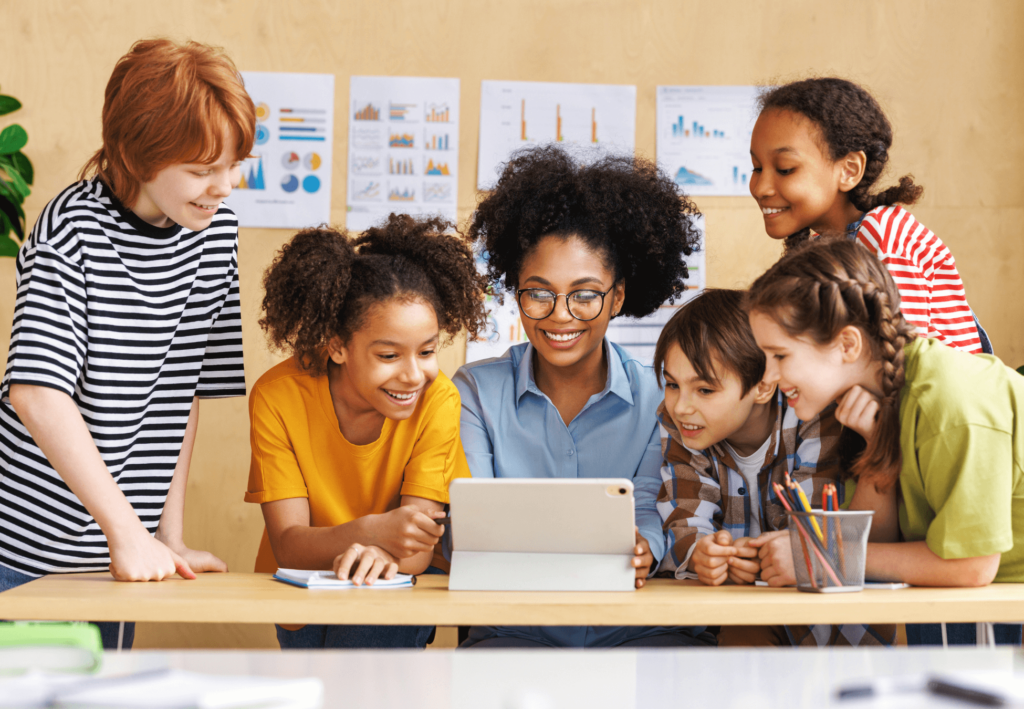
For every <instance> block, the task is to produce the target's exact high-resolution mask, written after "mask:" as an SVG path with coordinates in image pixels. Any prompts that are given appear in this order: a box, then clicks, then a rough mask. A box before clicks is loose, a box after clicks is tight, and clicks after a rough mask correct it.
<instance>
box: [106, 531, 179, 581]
mask: <svg viewBox="0 0 1024 709" xmlns="http://www.w3.org/2000/svg"><path fill="white" fill-rule="evenodd" d="M108 543H109V546H110V573H111V575H112V576H113V577H114V579H116V580H117V581H163V580H164V579H165V578H169V577H171V576H173V575H174V574H175V573H177V574H178V575H179V576H181V577H182V578H185V579H194V578H195V577H196V575H195V574H194V573H193V572H192V569H191V568H190V567H189V565H188V562H187V561H185V560H184V559H182V558H181V557H180V556H179V555H177V554H175V553H174V552H173V551H171V549H170V548H169V547H167V546H166V545H165V544H164V543H163V542H161V541H159V540H158V539H156V538H155V537H152V536H150V534H149V533H148V532H147V531H146V530H145V528H143V527H141V525H140V528H139V531H138V532H135V533H133V534H132V535H131V536H127V535H124V536H120V537H113V538H110V539H109V540H108Z"/></svg>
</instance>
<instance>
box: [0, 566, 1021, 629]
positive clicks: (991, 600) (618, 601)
mask: <svg viewBox="0 0 1024 709" xmlns="http://www.w3.org/2000/svg"><path fill="white" fill-rule="evenodd" d="M447 585H448V577H447V576H420V577H419V583H418V584H417V585H416V587H415V588H411V589H396V590H387V589H382V590H351V591H326V590H320V591H309V590H306V589H302V588H295V587H292V586H288V585H286V584H283V583H279V582H277V581H273V580H271V578H270V576H268V575H266V574H241V573H227V574H200V575H199V578H198V579H196V580H195V581H184V580H180V579H173V580H170V581H163V582H160V583H117V582H116V581H114V580H113V579H112V578H111V577H110V575H109V574H53V575H52V576H47V577H43V578H41V579H39V580H37V581H32V582H30V583H27V584H25V585H23V586H19V587H18V588H15V589H12V590H10V591H6V592H4V593H2V594H0V618H3V619H7V620H27V619H34V620H93V621H119V620H125V621H145V622H174V623H178V622H192V623H271V622H275V623H333V624H340V625H345V624H388V625H444V626H452V625H778V624H784V623H790V624H810V623H925V622H931V623H935V622H1011V623H1012V622H1016V623H1019V622H1021V621H1024V584H992V585H991V586H987V587H985V588H977V589H933V588H910V589H904V590H901V591H861V592H859V593H840V594H812V593H800V592H798V591H797V590H796V589H792V588H785V589H774V588H762V587H754V586H720V587H718V588H710V587H707V586H702V585H700V584H699V583H697V582H695V581H674V580H671V579H653V580H652V581H651V582H650V584H648V585H647V586H646V587H645V588H644V589H642V590H640V591H635V592H632V593H628V592H627V593H543V592H533V593H531V592H517V593H505V592H482V591H448V589H447Z"/></svg>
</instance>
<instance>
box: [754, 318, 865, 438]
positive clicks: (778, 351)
mask: <svg viewBox="0 0 1024 709" xmlns="http://www.w3.org/2000/svg"><path fill="white" fill-rule="evenodd" d="M750 329H751V330H753V331H754V339H755V340H757V346H758V347H760V348H761V349H762V350H764V353H765V357H766V360H767V361H766V364H765V374H764V379H765V381H767V382H772V383H775V382H777V383H778V385H779V390H780V391H781V392H782V393H783V394H785V395H786V398H787V399H788V400H789V405H790V406H791V407H793V409H794V411H796V415H797V417H798V418H799V419H800V420H801V421H809V420H811V419H812V418H814V417H815V416H817V415H818V414H820V413H821V412H822V411H823V410H824V409H825V408H826V407H827V406H828V405H829V404H831V403H832V402H833V401H835V400H836V399H837V398H839V397H840V396H842V395H843V394H844V393H845V392H846V391H847V390H848V389H850V388H851V387H852V386H853V385H854V384H858V383H860V381H859V380H860V378H861V375H862V368H858V367H857V366H854V363H855V362H857V361H858V359H859V351H858V352H856V353H852V356H851V352H850V351H849V349H847V348H845V347H844V344H843V342H842V340H843V333H841V334H840V336H838V337H837V338H836V340H835V341H834V342H832V343H828V344H825V345H819V344H817V343H815V342H814V341H812V340H811V339H809V338H807V337H804V336H802V335H801V336H799V337H792V336H790V335H789V334H788V333H787V332H786V331H785V330H784V329H783V328H782V326H781V325H779V323H778V322H777V321H776V320H775V319H774V318H772V317H771V316H770V315H768V314H767V313H764V312H762V311H760V310H755V311H753V312H751V313H750Z"/></svg>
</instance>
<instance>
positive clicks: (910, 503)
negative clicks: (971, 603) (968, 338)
mask: <svg viewBox="0 0 1024 709" xmlns="http://www.w3.org/2000/svg"><path fill="white" fill-rule="evenodd" d="M904 352H905V360H904V362H905V368H906V383H905V384H904V386H903V390H902V392H900V445H901V446H902V449H903V469H902V470H901V471H900V487H901V490H902V492H903V499H902V501H901V502H900V529H901V530H902V531H903V537H904V538H905V539H906V540H907V541H921V540H924V541H926V542H927V543H928V548H929V549H931V550H932V551H933V552H935V553H936V554H937V555H939V556H940V557H942V558H943V559H962V558H966V557H972V556H988V555H990V554H995V553H997V552H1001V553H1002V555H1003V556H1002V560H1001V561H1000V564H999V572H998V573H997V574H996V579H995V580H996V581H1012V582H1024V377H1022V376H1021V375H1019V374H1017V373H1016V372H1015V371H1013V370H1012V369H1010V368H1009V367H1007V366H1005V365H1004V364H1003V363H1002V362H1001V361H999V359H997V358H996V357H992V356H990V355H972V354H967V353H965V352H961V351H960V350H955V349H953V348H951V347H947V346H946V345H943V344H942V343H940V342H939V341H938V340H924V339H917V340H914V341H913V342H911V343H910V344H909V345H907V347H906V349H905V350H904Z"/></svg>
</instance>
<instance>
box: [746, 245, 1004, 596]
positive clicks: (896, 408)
mask: <svg viewBox="0 0 1024 709" xmlns="http://www.w3.org/2000/svg"><path fill="white" fill-rule="evenodd" d="M747 305H748V311H749V315H750V324H751V327H752V329H753V331H754V336H755V338H756V339H757V343H758V345H759V346H760V347H761V349H763V350H764V351H765V354H766V355H767V372H766V374H765V381H768V382H778V385H779V389H780V390H781V391H782V392H783V393H784V394H785V395H786V396H787V397H788V398H789V404H790V406H792V407H793V408H794V409H795V410H796V414H797V416H798V417H799V418H800V419H802V420H808V419H810V418H812V417H814V416H815V415H817V414H818V412H820V411H821V410H822V409H824V408H825V407H826V406H828V405H829V404H830V403H831V402H833V401H837V402H838V408H837V410H836V419H838V420H839V422H840V423H842V424H843V425H844V426H845V427H846V428H847V429H850V430H851V431H853V432H856V433H857V434H859V435H860V436H861V437H863V439H864V440H863V444H864V450H863V452H861V453H860V455H859V456H857V457H856V459H855V460H854V462H853V463H852V465H851V470H850V472H851V473H852V475H853V476H854V477H855V478H856V479H857V480H859V481H860V482H861V483H871V484H861V485H858V486H857V491H856V493H855V494H854V496H853V500H852V502H851V507H852V508H853V509H872V510H874V511H875V515H874V521H873V523H872V527H871V538H870V542H871V543H869V545H868V556H867V576H868V577H869V578H874V579H886V580H893V581H905V582H907V583H911V584H914V585H920V586H984V585H986V584H988V583H991V582H992V581H1013V582H1022V581H1024V471H1022V465H1024V418H1022V417H1021V415H1020V414H1024V377H1021V376H1020V375H1019V374H1017V373H1016V372H1014V371H1013V370H1011V369H1009V368H1008V367H1006V366H1004V365H1003V364H1002V362H1000V361H999V360H998V359H997V358H995V357H993V356H989V355H970V354H967V353H964V352H960V351H957V350H954V349H952V348H949V347H947V346H945V345H942V344H941V343H939V342H938V341H937V340H925V339H922V338H918V337H917V336H916V335H915V333H914V329H913V327H912V326H911V325H909V324H908V323H907V321H906V320H904V318H903V315H902V314H901V312H900V299H899V291H898V290H897V288H896V285H895V284H894V282H893V279H892V276H891V275H890V274H889V272H888V271H887V270H886V268H885V266H883V265H881V263H880V262H879V261H878V259H877V258H875V256H874V255H873V254H871V253H870V252H869V251H868V250H867V249H865V248H864V247H863V246H861V245H860V244H857V243H856V242H851V241H847V240H845V239H822V240H817V241H815V242H812V243H810V244H808V245H807V246H805V247H803V248H799V249H796V250H794V251H792V252H790V253H787V254H786V255H785V256H784V257H783V258H782V259H781V260H780V261H779V262H778V263H776V264H775V265H774V266H773V267H772V268H771V269H769V270H768V272H767V273H765V274H764V275H762V276H761V277H760V278H758V279H757V281H755V282H754V285H753V286H752V287H751V289H750V292H749V293H748V296H747ZM967 325H972V326H973V323H967ZM965 326H966V325H965ZM896 483H899V488H898V491H899V493H901V494H900V495H899V496H897V487H896ZM901 537H902V540H903V541H902V542H898V543H897V540H898V539H900V538H901ZM772 553H774V550H773V549H771V548H765V549H764V550H763V551H762V556H764V555H770V554H772ZM780 562H782V563H788V564H789V565H790V566H792V560H791V559H789V560H788V561H783V560H780ZM792 582H794V583H795V579H793V580H792Z"/></svg>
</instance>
